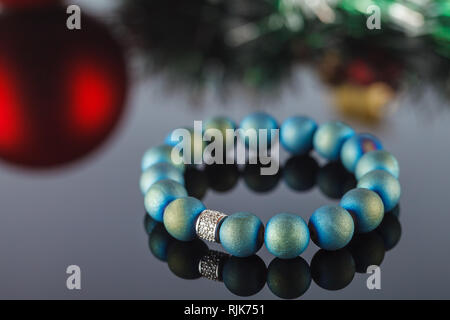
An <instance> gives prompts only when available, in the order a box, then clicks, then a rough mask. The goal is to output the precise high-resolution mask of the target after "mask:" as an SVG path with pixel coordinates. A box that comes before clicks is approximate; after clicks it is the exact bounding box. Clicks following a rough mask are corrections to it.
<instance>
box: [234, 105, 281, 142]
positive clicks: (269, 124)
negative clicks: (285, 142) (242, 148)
mask: <svg viewBox="0 0 450 320" xmlns="http://www.w3.org/2000/svg"><path fill="white" fill-rule="evenodd" d="M240 128H241V129H242V131H240V137H241V139H242V141H244V143H245V145H246V147H249V141H248V138H247V137H246V134H245V131H246V130H249V129H255V130H256V136H257V144H258V146H259V143H260V141H259V132H258V130H260V129H266V130H267V147H270V146H271V144H272V138H271V136H272V134H271V130H272V129H278V124H277V121H276V120H275V119H274V118H273V117H272V116H270V115H268V114H267V113H263V112H256V113H252V114H250V115H248V116H247V117H245V118H244V119H243V120H242V121H241V125H240Z"/></svg>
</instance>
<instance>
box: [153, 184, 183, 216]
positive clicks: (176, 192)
mask: <svg viewBox="0 0 450 320" xmlns="http://www.w3.org/2000/svg"><path fill="white" fill-rule="evenodd" d="M181 197H187V191H186V189H185V188H184V187H183V185H181V184H180V183H178V182H176V181H173V180H167V179H166V180H160V181H158V182H156V183H154V184H153V185H152V186H151V187H150V189H148V191H147V194H146V195H145V198H144V206H145V210H147V213H148V214H149V215H150V216H151V217H152V218H153V219H155V220H156V221H159V222H162V221H163V214H164V209H165V208H166V206H167V205H168V204H169V203H170V202H172V201H173V200H175V199H177V198H181Z"/></svg>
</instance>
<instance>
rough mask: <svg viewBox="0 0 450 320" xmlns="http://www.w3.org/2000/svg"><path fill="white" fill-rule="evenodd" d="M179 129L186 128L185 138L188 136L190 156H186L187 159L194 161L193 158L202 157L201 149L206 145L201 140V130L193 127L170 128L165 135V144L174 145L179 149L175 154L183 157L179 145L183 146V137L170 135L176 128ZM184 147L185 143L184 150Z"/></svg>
mask: <svg viewBox="0 0 450 320" xmlns="http://www.w3.org/2000/svg"><path fill="white" fill-rule="evenodd" d="M180 129H182V130H187V131H188V134H189V135H188V137H186V138H189V143H190V152H191V157H190V159H189V158H188V159H187V161H190V163H194V160H195V159H203V151H204V148H205V146H206V142H205V141H203V135H202V132H198V131H195V130H194V129H193V128H186V127H184V128H177V129H174V130H172V131H171V132H170V133H169V134H168V135H167V137H166V139H165V141H164V142H165V144H167V145H169V146H171V147H172V148H173V147H175V148H176V149H177V150H178V151H179V152H178V153H177V156H179V157H180V158H183V152H182V150H181V147H184V146H185V144H184V142H183V137H178V139H177V138H176V137H172V134H173V133H174V132H175V131H176V130H180ZM186 149H187V145H186V148H185V149H184V150H186ZM183 160H184V159H183ZM190 163H189V164H190ZM185 164H188V163H187V162H185Z"/></svg>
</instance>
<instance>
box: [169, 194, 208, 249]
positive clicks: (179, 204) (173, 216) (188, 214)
mask: <svg viewBox="0 0 450 320" xmlns="http://www.w3.org/2000/svg"><path fill="white" fill-rule="evenodd" d="M205 209H206V208H205V206H204V205H203V203H202V202H201V201H200V200H197V199H195V198H192V197H184V198H178V199H176V200H174V201H172V202H171V203H169V204H168V206H167V207H166V209H165V210H164V215H163V221H164V226H165V227H166V229H167V232H169V234H170V235H171V236H172V237H174V238H175V239H178V240H181V241H190V240H193V239H194V238H195V236H196V232H195V222H196V220H197V218H198V216H199V215H200V213H201V212H202V211H203V210H205Z"/></svg>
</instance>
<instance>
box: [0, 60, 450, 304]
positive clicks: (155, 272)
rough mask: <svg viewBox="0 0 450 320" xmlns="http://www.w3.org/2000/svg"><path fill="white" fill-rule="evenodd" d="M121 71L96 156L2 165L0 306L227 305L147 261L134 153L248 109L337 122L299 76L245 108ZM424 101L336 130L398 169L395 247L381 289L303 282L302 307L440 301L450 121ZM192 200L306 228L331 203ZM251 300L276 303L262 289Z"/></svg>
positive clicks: (274, 196) (321, 91)
mask: <svg viewBox="0 0 450 320" xmlns="http://www.w3.org/2000/svg"><path fill="white" fill-rule="evenodd" d="M130 65H131V69H132V71H131V73H132V74H133V77H132V81H131V83H130V88H131V90H130V93H129V99H128V102H127V112H126V114H125V116H124V118H123V119H122V121H121V123H120V126H119V128H118V129H117V130H116V131H115V132H114V135H113V137H112V138H110V139H109V140H108V141H107V143H106V144H105V145H103V146H102V147H101V148H100V149H99V150H97V152H95V153H94V154H93V155H90V156H89V157H87V158H85V159H83V160H82V161H80V162H77V163H76V164H74V165H71V166H69V167H65V168H62V169H58V170H55V171H50V172H45V171H42V172H35V171H28V170H22V169H18V168H15V167H13V166H11V165H8V164H3V163H2V164H1V166H0V188H1V195H2V196H1V210H2V212H1V215H0V253H1V262H0V283H1V284H0V298H3V299H5V298H7V299H9V298H64V299H76V298H107V299H108V298H143V299H227V298H238V297H237V296H235V295H233V294H232V293H231V292H229V291H228V290H227V289H226V287H225V286H224V285H223V283H219V282H213V281H209V280H206V279H198V280H183V279H180V278H178V277H176V276H175V275H174V274H173V273H171V271H170V270H169V269H168V267H167V264H165V263H163V262H161V261H159V260H157V259H156V258H155V257H153V256H152V254H151V252H150V251H149V248H148V236H147V234H146V233H145V231H144V228H143V218H144V210H143V199H142V196H141V195H140V192H139V189H138V179H139V175H140V168H139V164H140V158H141V156H142V153H143V152H144V151H145V149H146V148H148V147H150V146H154V145H157V144H160V143H161V142H162V141H163V139H164V138H165V136H166V135H167V133H168V132H169V130H170V129H171V128H176V127H180V126H187V125H192V124H193V121H194V120H201V119H207V118H208V117H210V116H214V115H222V114H225V115H228V116H230V117H231V118H233V119H234V120H236V121H239V120H240V119H242V117H243V116H245V115H246V114H248V112H250V111H251V110H253V109H256V108H259V109H261V110H267V111H269V112H270V113H271V114H273V115H274V116H275V117H276V118H277V119H278V120H279V121H282V120H283V119H284V118H286V117H288V116H290V115H294V114H305V115H308V116H311V117H313V118H314V119H316V120H317V121H318V122H324V121H328V120H330V119H338V118H340V116H339V115H338V114H336V113H335V111H334V109H333V106H332V103H331V102H330V101H329V100H328V99H329V95H328V93H329V92H328V89H327V88H326V87H324V86H323V85H322V84H321V82H320V81H319V80H318V79H317V77H316V75H315V73H313V72H312V71H311V70H309V69H307V68H302V69H298V70H296V72H295V77H294V79H293V81H292V82H291V83H290V84H289V85H287V86H285V88H284V89H283V90H282V91H281V93H280V94H279V95H276V96H269V95H266V96H264V97H263V98H262V99H253V98H251V97H250V96H249V95H247V94H246V93H245V92H243V91H240V90H237V91H235V92H234V93H233V94H232V95H230V96H229V97H228V99H227V101H226V102H223V101H221V100H220V99H218V98H217V96H216V95H215V94H214V93H213V92H209V91H207V92H206V96H205V100H204V101H203V103H201V104H200V103H193V102H192V100H190V99H189V95H188V93H187V92H186V91H185V90H183V89H182V88H178V87H176V88H172V87H170V86H167V84H166V82H165V81H164V78H162V77H158V76H151V77H142V76H141V75H140V74H139V72H135V71H133V70H134V69H136V70H138V69H139V62H138V61H135V62H131V63H130ZM425 92H426V94H424V95H423V96H421V97H419V98H417V97H416V96H415V95H413V93H410V92H404V93H403V94H402V95H401V98H400V99H399V101H398V106H399V108H398V110H397V111H396V112H395V113H394V114H393V115H392V116H390V117H388V118H387V119H386V121H384V122H383V123H382V124H380V125H378V126H371V127H367V126H364V125H362V124H361V123H357V122H356V123H355V122H352V121H351V120H349V119H344V120H345V121H347V122H349V123H350V124H352V125H353V126H354V127H355V128H356V129H357V130H360V131H361V130H362V131H369V132H371V133H373V134H376V135H377V136H378V137H379V138H380V139H381V140H382V141H383V143H384V145H385V148H386V149H388V150H391V151H392V152H393V153H394V154H395V155H396V156H397V158H398V160H399V162H400V165H401V177H400V181H401V184H402V188H403V195H402V198H401V213H400V222H401V226H402V237H401V239H400V242H399V243H398V245H397V246H396V247H395V248H394V249H392V250H391V251H389V252H387V253H386V256H385V258H384V261H383V263H382V265H381V271H382V289H381V290H379V291H377V290H372V291H370V290H368V289H367V288H366V279H367V275H364V274H356V276H355V278H354V280H353V281H352V283H351V284H350V285H349V286H347V287H346V288H344V289H343V290H339V291H327V290H324V289H322V288H320V287H318V286H317V285H316V284H315V283H314V282H313V283H312V284H311V286H310V288H309V290H308V291H307V292H306V293H305V294H304V295H303V296H302V299H313V298H319V299H323V298H326V299H347V298H362V299H380V298H383V299H391V298H395V299H403V298H449V297H450V295H449V293H448V292H449V290H448V288H449V287H450V278H449V276H448V270H449V269H450V259H449V256H448V245H449V244H450V235H449V232H448V228H449V225H450V215H449V210H448V205H449V192H448V185H449V182H450V181H449V174H448V164H449V160H450V149H449V148H450V147H449V141H448V139H449V136H450V126H449V125H448V123H449V120H450V119H449V118H450V117H449V112H448V110H447V109H448V108H446V107H448V106H443V105H442V104H443V103H445V102H443V101H442V100H441V99H438V98H437V96H436V94H435V93H434V91H433V90H432V88H430V90H425ZM285 158H286V154H282V160H284V159H285ZM203 200H204V203H205V205H206V206H207V207H209V208H213V209H218V210H222V211H225V212H228V213H232V212H236V211H250V212H253V213H255V214H257V215H258V216H259V217H261V219H262V220H263V222H264V223H266V222H267V221H268V219H269V218H270V217H271V216H272V215H274V214H275V213H277V212H281V211H288V212H294V213H297V214H299V215H301V216H302V217H304V218H305V219H307V218H309V216H310V215H311V213H312V212H313V211H314V210H315V209H316V208H318V207H319V206H321V205H324V204H328V203H331V202H332V201H331V200H330V199H328V198H326V197H325V196H324V195H322V194H321V192H320V191H319V190H318V189H317V187H315V188H314V189H313V190H312V191H310V192H307V193H296V192H294V191H292V190H290V189H289V188H288V187H287V186H286V185H285V184H284V183H283V182H282V181H280V183H279V185H278V186H277V188H276V189H275V190H274V191H272V192H271V193H268V194H262V195H261V194H256V193H254V192H252V191H251V190H249V189H248V188H247V187H246V186H245V185H244V183H243V181H242V180H240V181H239V183H238V185H237V187H236V188H234V189H233V190H232V191H231V192H228V193H225V194H217V193H214V192H213V191H211V190H209V191H208V193H207V195H206V197H205V198H204V199H203ZM210 248H216V247H214V246H210ZM316 251H317V247H316V246H315V245H314V244H311V245H310V246H309V248H308V250H307V251H306V252H305V253H304V254H303V255H302V257H304V258H305V259H306V260H307V261H308V262H310V260H311V257H312V256H313V254H314V253H315V252H316ZM446 252H447V253H446ZM258 254H259V255H260V256H261V257H262V258H263V259H264V261H265V262H266V265H268V263H269V262H270V261H271V259H272V257H271V256H270V255H269V253H268V252H267V250H266V249H265V248H263V249H261V251H260V252H259V253H258ZM71 264H76V265H79V266H80V267H81V270H82V290H80V291H76V290H74V291H69V290H67V288H66V285H65V284H66V277H67V275H66V273H65V270H66V267H67V266H68V265H71ZM251 298H255V299H273V298H276V296H274V295H273V294H272V293H271V292H270V290H269V289H268V287H267V286H265V287H264V288H263V289H262V290H261V291H260V292H259V293H258V294H256V295H254V296H252V297H251Z"/></svg>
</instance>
